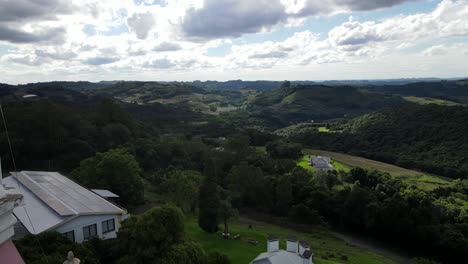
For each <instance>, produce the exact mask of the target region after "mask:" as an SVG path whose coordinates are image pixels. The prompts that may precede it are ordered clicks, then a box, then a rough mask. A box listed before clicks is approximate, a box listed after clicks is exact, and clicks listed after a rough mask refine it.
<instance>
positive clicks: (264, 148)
mask: <svg viewBox="0 0 468 264" xmlns="http://www.w3.org/2000/svg"><path fill="white" fill-rule="evenodd" d="M255 150H256V151H257V153H260V154H267V151H266V147H264V146H263V147H255Z"/></svg>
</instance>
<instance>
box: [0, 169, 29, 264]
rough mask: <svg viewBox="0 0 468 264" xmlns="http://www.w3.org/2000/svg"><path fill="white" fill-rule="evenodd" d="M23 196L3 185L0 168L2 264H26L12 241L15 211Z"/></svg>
mask: <svg viewBox="0 0 468 264" xmlns="http://www.w3.org/2000/svg"><path fill="white" fill-rule="evenodd" d="M22 200H23V196H22V195H21V194H20V193H19V192H18V190H16V189H12V188H6V187H5V186H4V185H3V181H2V175H1V168H0V260H1V261H0V262H1V263H2V264H24V261H23V259H22V258H21V256H20V254H19V253H18V250H17V249H16V247H15V245H14V244H13V242H12V241H11V237H12V236H13V235H14V225H15V223H16V218H15V217H14V216H13V210H14V208H15V207H18V206H19V205H21V204H22Z"/></svg>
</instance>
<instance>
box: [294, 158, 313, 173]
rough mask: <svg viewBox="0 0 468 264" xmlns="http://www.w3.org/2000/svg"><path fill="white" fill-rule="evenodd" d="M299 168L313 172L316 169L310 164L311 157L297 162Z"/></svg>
mask: <svg viewBox="0 0 468 264" xmlns="http://www.w3.org/2000/svg"><path fill="white" fill-rule="evenodd" d="M297 166H299V167H302V168H304V169H306V170H308V171H313V170H314V167H312V166H311V165H310V164H309V156H304V157H302V159H300V160H299V161H298V162H297Z"/></svg>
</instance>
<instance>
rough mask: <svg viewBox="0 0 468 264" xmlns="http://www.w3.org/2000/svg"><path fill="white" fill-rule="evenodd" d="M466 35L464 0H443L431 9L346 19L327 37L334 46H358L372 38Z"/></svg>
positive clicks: (467, 13)
mask: <svg viewBox="0 0 468 264" xmlns="http://www.w3.org/2000/svg"><path fill="white" fill-rule="evenodd" d="M454 36H468V5H467V4H466V1H450V0H444V1H442V2H441V3H439V4H438V6H437V8H436V9H435V10H434V11H432V12H430V13H421V14H415V15H409V16H402V15H400V16H396V17H393V18H389V19H385V20H383V21H380V22H374V21H369V22H362V23H361V22H357V21H348V22H346V23H343V24H342V25H340V26H338V27H335V28H334V29H332V30H331V31H330V32H329V34H328V38H329V41H330V42H331V43H332V44H333V45H335V46H347V48H348V49H353V48H352V46H354V49H355V50H357V49H359V48H361V47H365V46H366V45H368V44H371V43H375V42H387V43H388V42H393V41H405V42H411V41H414V42H415V41H421V40H424V39H433V38H448V37H454Z"/></svg>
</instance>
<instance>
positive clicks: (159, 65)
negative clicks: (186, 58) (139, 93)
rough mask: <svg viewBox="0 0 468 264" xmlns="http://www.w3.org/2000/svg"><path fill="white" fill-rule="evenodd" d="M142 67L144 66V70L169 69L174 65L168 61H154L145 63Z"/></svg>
mask: <svg viewBox="0 0 468 264" xmlns="http://www.w3.org/2000/svg"><path fill="white" fill-rule="evenodd" d="M143 66H145V67H146V68H156V69H169V68H172V67H174V66H176V65H175V63H173V62H172V61H170V60H168V59H156V60H153V61H150V62H147V63H145V64H144V65H143Z"/></svg>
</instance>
